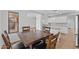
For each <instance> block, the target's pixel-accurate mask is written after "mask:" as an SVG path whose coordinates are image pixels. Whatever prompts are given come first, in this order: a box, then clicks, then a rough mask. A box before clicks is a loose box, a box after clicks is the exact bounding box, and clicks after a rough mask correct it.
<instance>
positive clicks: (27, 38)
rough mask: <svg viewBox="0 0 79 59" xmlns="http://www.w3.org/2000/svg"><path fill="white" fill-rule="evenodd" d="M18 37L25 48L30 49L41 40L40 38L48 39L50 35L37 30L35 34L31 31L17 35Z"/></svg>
mask: <svg viewBox="0 0 79 59" xmlns="http://www.w3.org/2000/svg"><path fill="white" fill-rule="evenodd" d="M18 35H19V37H20V39H21V40H22V42H23V44H24V45H25V46H30V47H31V46H32V44H33V43H35V42H36V41H39V40H41V39H42V38H46V37H48V36H49V35H50V33H47V32H43V31H39V30H37V31H35V32H33V31H28V32H20V33H18Z"/></svg>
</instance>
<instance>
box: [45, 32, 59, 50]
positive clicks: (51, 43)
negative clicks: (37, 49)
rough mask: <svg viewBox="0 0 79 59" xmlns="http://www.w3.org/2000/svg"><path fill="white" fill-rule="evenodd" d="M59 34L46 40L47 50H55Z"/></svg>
mask: <svg viewBox="0 0 79 59" xmlns="http://www.w3.org/2000/svg"><path fill="white" fill-rule="evenodd" d="M59 34H60V33H59V32H58V33H57V34H56V35H50V36H49V38H48V42H47V46H46V47H47V49H55V48H56V43H57V40H58V37H59Z"/></svg>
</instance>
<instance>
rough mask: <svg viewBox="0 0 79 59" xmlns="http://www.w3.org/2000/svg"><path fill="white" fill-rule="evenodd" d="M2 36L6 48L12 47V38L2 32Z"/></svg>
mask: <svg viewBox="0 0 79 59" xmlns="http://www.w3.org/2000/svg"><path fill="white" fill-rule="evenodd" d="M2 38H3V41H4V43H5V46H6V48H7V49H10V48H11V43H10V40H9V39H8V37H7V36H5V35H4V34H2Z"/></svg>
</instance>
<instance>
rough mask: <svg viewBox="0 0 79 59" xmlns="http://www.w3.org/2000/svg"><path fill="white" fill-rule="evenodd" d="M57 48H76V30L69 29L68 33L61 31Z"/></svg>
mask: <svg viewBox="0 0 79 59" xmlns="http://www.w3.org/2000/svg"><path fill="white" fill-rule="evenodd" d="M56 49H75V38H74V30H73V29H69V30H68V33H67V34H63V33H61V35H60V38H59V41H58V42H57V45H56Z"/></svg>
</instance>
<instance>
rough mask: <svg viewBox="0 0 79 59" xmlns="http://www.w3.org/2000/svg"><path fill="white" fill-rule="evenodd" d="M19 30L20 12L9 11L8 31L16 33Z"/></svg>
mask: <svg viewBox="0 0 79 59" xmlns="http://www.w3.org/2000/svg"><path fill="white" fill-rule="evenodd" d="M18 31H19V13H18V12H12V11H9V12H8V32H9V33H15V32H18Z"/></svg>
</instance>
